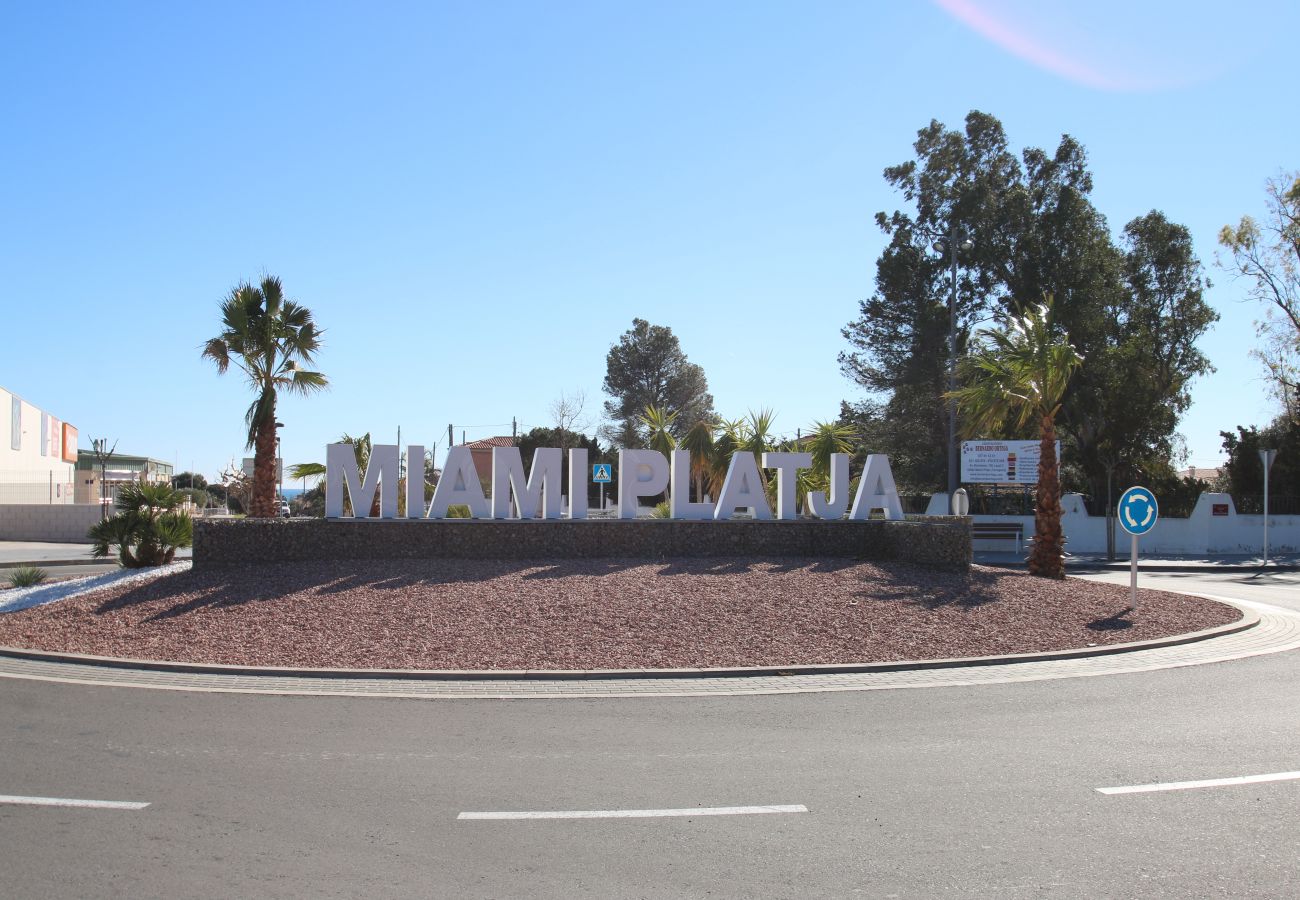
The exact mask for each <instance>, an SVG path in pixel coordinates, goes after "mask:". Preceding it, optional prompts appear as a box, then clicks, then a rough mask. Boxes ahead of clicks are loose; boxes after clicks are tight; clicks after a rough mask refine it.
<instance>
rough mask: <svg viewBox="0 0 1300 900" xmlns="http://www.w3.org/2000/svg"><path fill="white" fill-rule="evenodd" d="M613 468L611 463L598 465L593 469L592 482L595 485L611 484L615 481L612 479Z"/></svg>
mask: <svg viewBox="0 0 1300 900" xmlns="http://www.w3.org/2000/svg"><path fill="white" fill-rule="evenodd" d="M613 468H614V467H613V466H611V465H610V464H609V463H596V464H595V465H593V466H592V467H591V481H592V483H593V484H609V483H610V482H611V481H613V478H612V477H611V475H612V471H613Z"/></svg>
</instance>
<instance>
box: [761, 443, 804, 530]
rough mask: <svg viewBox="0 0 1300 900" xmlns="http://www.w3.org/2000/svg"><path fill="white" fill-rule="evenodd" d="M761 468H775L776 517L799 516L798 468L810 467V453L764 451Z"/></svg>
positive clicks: (791, 517)
mask: <svg viewBox="0 0 1300 900" xmlns="http://www.w3.org/2000/svg"><path fill="white" fill-rule="evenodd" d="M763 468H765V469H776V517H777V518H778V519H783V520H786V519H797V518H799V507H798V503H797V502H796V501H797V497H796V494H797V489H798V487H799V470H800V469H811V468H812V454H811V453H764V454H763Z"/></svg>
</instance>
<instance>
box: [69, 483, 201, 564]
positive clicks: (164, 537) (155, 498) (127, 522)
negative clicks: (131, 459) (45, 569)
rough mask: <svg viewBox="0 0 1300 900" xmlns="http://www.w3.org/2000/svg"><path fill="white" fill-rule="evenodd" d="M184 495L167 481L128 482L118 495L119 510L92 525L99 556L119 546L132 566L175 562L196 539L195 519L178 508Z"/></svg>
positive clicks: (124, 560)
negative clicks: (177, 556)
mask: <svg viewBox="0 0 1300 900" xmlns="http://www.w3.org/2000/svg"><path fill="white" fill-rule="evenodd" d="M184 499H185V498H184V495H183V494H182V493H181V492H180V491H177V490H174V489H172V487H171V486H170V485H166V484H128V485H127V486H126V487H124V488H122V490H121V491H119V492H118V495H117V509H118V511H117V513H116V514H115V515H114V516H113V517H112V518H111V519H105V520H104V521H103V522H100V523H98V524H97V525H95V526H94V527H92V528H91V529H90V539H91V540H92V541H94V543H95V546H94V549H93V550H92V551H91V554H92V555H93V556H95V557H96V558H102V557H105V556H108V554H109V552H110V549H111V548H112V547H117V550H118V559H119V560H121V563H122V565H123V566H124V567H125V568H128V569H139V568H143V567H145V566H161V565H164V564H166V563H169V562H171V561H172V560H173V559H174V558H175V556H176V550H177V549H178V548H180V547H188V546H190V545H191V544H192V543H193V542H194V522H193V521H192V520H191V519H190V517H189V515H188V514H186V513H181V512H176V508H177V507H178V506H180V505H181V503H182V502H183V501H184Z"/></svg>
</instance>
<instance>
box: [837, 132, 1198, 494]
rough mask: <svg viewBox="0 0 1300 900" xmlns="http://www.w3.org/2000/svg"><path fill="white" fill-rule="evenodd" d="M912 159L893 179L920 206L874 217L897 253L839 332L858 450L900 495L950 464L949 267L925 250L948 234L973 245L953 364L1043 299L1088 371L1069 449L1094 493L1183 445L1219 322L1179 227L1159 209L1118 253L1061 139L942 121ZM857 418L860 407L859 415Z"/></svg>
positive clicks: (1069, 414) (1078, 156) (961, 285)
mask: <svg viewBox="0 0 1300 900" xmlns="http://www.w3.org/2000/svg"><path fill="white" fill-rule="evenodd" d="M914 150H915V153H916V157H915V159H912V160H908V161H907V162H904V163H901V164H899V165H897V166H892V167H890V168H888V169H886V170H885V180H886V181H887V182H888V183H889V184H890V185H892V186H893V187H895V188H896V189H898V190H899V191H900V192H901V193H902V195H903V197H904V199H905V200H906V201H908V202H909V203H911V204H912V205H913V207H914V209H913V211H912V212H910V213H908V212H901V211H895V212H894V213H892V214H886V213H884V212H881V213H878V214H877V216H876V221H877V224H878V225H879V227H880V228H881V229H882V230H883V231H884V232H885V233H886V234H887V235H889V238H890V242H889V244H888V246H887V247H886V248H885V250H884V251H883V252H882V253H881V255H880V258H879V259H878V260H877V263H876V279H875V287H876V290H875V292H874V293H873V295H872V296H871V297H870V298H868V299H867V300H864V301H862V303H861V305H860V313H861V315H860V317H859V318H858V319H856V320H855V321H853V322H851V323H849V325H848V326H847V327H845V329H844V331H843V333H844V336H845V338H846V339H847V340H848V342H849V350H848V351H846V352H844V353H841V354H840V363H841V368H842V369H843V371H844V372H845V374H846V375H847V376H849V377H850V378H852V379H853V380H854V381H856V382H857V383H858V384H860V385H861V386H862V387H864V388H865V389H866V390H867V391H869V392H870V394H871V395H872V403H873V404H874V408H870V409H868V410H867V411H869V412H870V413H871V415H869V416H865V417H861V416H860V417H859V421H858V422H855V424H859V425H862V426H866V427H861V428H860V431H861V433H862V436H863V437H864V439H871V440H876V441H879V443H878V444H875V445H873V446H872V449H873V450H874V451H876V452H886V453H889V454H890V456H891V462H892V463H893V464H894V473H895V477H896V478H897V479H898V481H899V483H900V485H901V484H906V485H910V486H912V487H913V488H914V489H915V488H934V487H937V486H939V485H940V484H942V483H943V482H944V481H945V480H946V479H945V475H944V473H945V469H946V456H947V453H946V444H947V435H946V410H945V408H944V404H943V400H942V397H943V395H944V392H945V390H946V374H947V364H948V362H947V360H948V349H947V330H948V311H947V304H948V297H949V293H950V291H951V287H950V282H949V277H950V276H949V272H948V270H947V266H946V260H945V259H943V258H941V257H939V256H937V255H935V254H933V253H932V252H931V251H930V244H931V243H932V241H934V240H935V239H936V238H942V237H945V236H946V235H948V234H949V232H950V231H951V230H952V229H953V227H954V226H957V227H959V228H961V229H963V230H964V231H965V233H966V234H967V235H968V236H969V237H970V238H971V239H972V241H973V247H972V249H971V250H970V251H969V252H967V253H965V254H963V255H961V256H960V257H959V261H960V264H961V265H960V267H959V277H958V280H957V294H956V304H955V312H956V325H957V327H956V335H955V337H956V341H955V343H956V354H957V357H958V359H960V358H961V357H962V356H964V355H965V354H966V352H967V346H968V344H969V342H970V335H971V333H972V331H973V329H974V328H975V327H976V325H978V323H979V322H980V321H982V320H987V319H989V318H991V317H994V316H997V315H999V314H1002V315H1014V314H1016V311H1017V310H1020V309H1027V308H1029V307H1031V306H1033V305H1035V304H1037V303H1039V302H1041V298H1043V297H1044V296H1046V295H1049V294H1050V295H1053V296H1054V297H1055V298H1056V302H1055V305H1054V313H1053V314H1054V317H1055V320H1056V322H1057V323H1058V325H1059V326H1060V327H1061V328H1062V329H1064V330H1065V331H1066V332H1067V333H1068V334H1070V336H1071V339H1072V340H1073V342H1074V345H1075V346H1076V347H1077V348H1078V349H1079V351H1080V353H1082V354H1083V355H1084V356H1086V357H1087V358H1088V360H1089V366H1088V369H1087V371H1086V372H1084V373H1082V374H1081V376H1080V377H1079V378H1078V379H1075V381H1074V382H1072V383H1071V385H1070V387H1069V389H1068V393H1067V395H1066V396H1065V397H1064V398H1063V405H1062V414H1061V418H1060V423H1059V424H1060V428H1061V431H1062V439H1063V440H1062V444H1063V446H1062V452H1063V455H1064V456H1065V462H1067V463H1068V464H1069V465H1070V466H1071V469H1072V471H1076V472H1078V473H1079V477H1080V478H1081V480H1083V482H1084V484H1083V485H1081V486H1083V487H1086V488H1087V489H1088V490H1089V491H1090V492H1091V493H1094V494H1098V493H1101V492H1102V491H1103V490H1104V485H1105V483H1106V476H1107V473H1108V463H1107V461H1108V460H1110V461H1111V464H1110V468H1109V471H1113V466H1114V462H1113V461H1114V460H1115V459H1124V460H1128V461H1130V462H1131V464H1132V465H1134V466H1137V467H1143V466H1146V465H1155V464H1156V462H1157V461H1158V462H1159V463H1160V464H1163V463H1164V462H1165V461H1166V460H1167V459H1168V457H1169V456H1170V454H1171V453H1173V452H1174V448H1175V443H1176V442H1175V429H1176V427H1177V422H1178V416H1179V415H1180V414H1181V413H1182V412H1183V411H1184V410H1185V409H1186V407H1187V405H1188V403H1189V402H1190V399H1189V394H1188V384H1189V382H1190V381H1191V379H1193V378H1194V377H1196V376H1197V375H1200V374H1203V373H1205V372H1207V371H1210V366H1209V363H1208V361H1207V360H1206V359H1205V357H1204V356H1203V355H1202V354H1201V353H1200V352H1199V351H1197V350H1196V348H1195V341H1196V340H1197V339H1198V338H1199V337H1200V335H1201V334H1203V333H1204V331H1205V330H1206V329H1207V328H1208V327H1209V325H1210V324H1211V323H1212V322H1213V321H1214V320H1215V318H1216V316H1215V314H1214V312H1213V311H1212V310H1211V309H1210V308H1209V307H1208V306H1207V305H1206V304H1205V302H1204V301H1203V299H1202V296H1201V295H1202V289H1203V287H1204V279H1203V278H1202V276H1201V269H1200V263H1199V262H1198V261H1197V259H1196V256H1195V254H1194V253H1193V251H1192V246H1191V240H1190V236H1189V235H1188V232H1187V229H1185V228H1183V227H1182V226H1181V225H1177V224H1174V223H1171V222H1169V221H1168V220H1167V219H1165V217H1164V216H1163V215H1161V214H1160V213H1158V212H1152V213H1149V214H1147V215H1146V216H1142V217H1139V218H1137V219H1134V220H1133V221H1132V222H1130V223H1129V224H1128V225H1127V226H1126V227H1125V229H1124V234H1123V239H1122V242H1121V243H1117V242H1116V241H1115V240H1114V239H1113V238H1112V236H1111V234H1110V231H1109V228H1108V226H1107V224H1106V219H1105V217H1104V216H1103V215H1102V214H1101V213H1100V212H1099V211H1098V210H1097V209H1096V207H1095V206H1094V205H1093V203H1092V201H1091V199H1090V194H1091V192H1092V183H1093V180H1092V173H1091V172H1090V171H1089V169H1088V163H1087V154H1086V152H1085V150H1084V148H1083V146H1082V145H1081V144H1080V143H1079V142H1078V141H1076V140H1075V139H1074V138H1072V137H1070V136H1068V135H1063V136H1062V137H1061V140H1060V142H1059V143H1058V145H1057V147H1056V149H1055V150H1054V151H1053V152H1050V153H1049V152H1047V151H1044V150H1042V149H1038V148H1033V147H1031V148H1027V149H1025V150H1024V151H1022V152H1021V153H1020V154H1019V156H1017V155H1016V154H1014V153H1012V151H1011V150H1010V147H1009V144H1008V141H1007V137H1006V133H1005V131H1004V130H1003V127H1002V124H1001V123H1000V122H999V121H998V120H997V119H996V118H994V117H993V116H990V115H988V114H986V113H981V112H972V113H970V114H969V115H968V116H967V117H966V122H965V128H964V129H963V130H962V131H955V130H950V129H947V128H945V127H944V126H943V125H942V124H941V123H939V122H937V121H932V122H931V123H930V124H929V125H928V126H927V127H926V128H923V129H921V130H920V131H919V132H918V134H917V140H916V142H915V144H914ZM851 411H852V408H850V412H851Z"/></svg>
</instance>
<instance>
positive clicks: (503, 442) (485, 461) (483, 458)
mask: <svg viewBox="0 0 1300 900" xmlns="http://www.w3.org/2000/svg"><path fill="white" fill-rule="evenodd" d="M460 446H462V447H465V448H467V449H468V450H469V455H470V458H471V459H473V460H474V470H475V471H476V472H478V478H479V481H481V482H483V483H484V485H489V484H491V482H492V448H494V447H513V446H515V439H514V438H512V437H510V436H509V435H505V436H504V437H490V438H483V439H482V440H481V441H469V442H468V443H465V444H461V445H460Z"/></svg>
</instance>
